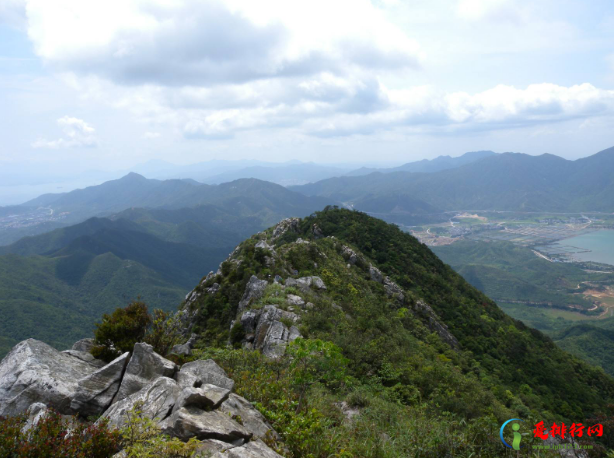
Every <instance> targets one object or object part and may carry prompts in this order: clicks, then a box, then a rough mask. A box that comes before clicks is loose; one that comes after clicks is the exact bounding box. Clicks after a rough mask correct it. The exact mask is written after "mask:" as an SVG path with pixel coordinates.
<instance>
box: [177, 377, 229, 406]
mask: <svg viewBox="0 0 614 458" xmlns="http://www.w3.org/2000/svg"><path fill="white" fill-rule="evenodd" d="M228 395H230V390H227V389H226V388H221V387H219V386H215V385H210V384H208V383H207V384H205V385H203V386H202V387H200V388H192V387H187V388H184V389H183V391H182V392H181V395H180V396H179V398H178V399H177V402H176V403H175V407H174V408H173V412H176V411H177V410H179V409H180V408H181V407H198V408H200V409H203V410H212V409H217V408H218V407H219V406H220V404H221V403H222V402H224V401H226V399H228Z"/></svg>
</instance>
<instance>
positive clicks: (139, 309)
mask: <svg viewBox="0 0 614 458" xmlns="http://www.w3.org/2000/svg"><path fill="white" fill-rule="evenodd" d="M151 322H152V319H151V316H150V315H149V313H148V311H147V305H146V304H145V303H144V302H142V301H140V300H136V301H133V302H131V303H130V304H128V306H127V307H125V308H118V309H116V310H115V311H114V312H113V313H112V314H111V315H108V314H106V313H105V314H104V315H103V316H102V322H101V323H97V324H96V332H95V333H94V342H95V344H96V346H95V347H94V348H93V349H92V355H94V356H95V357H96V358H100V359H102V360H104V361H112V360H113V359H114V358H117V357H118V356H119V355H121V354H122V353H124V352H127V351H132V348H133V347H134V344H135V343H137V342H142V341H143V339H144V338H145V334H146V333H147V328H148V327H149V326H150V325H151Z"/></svg>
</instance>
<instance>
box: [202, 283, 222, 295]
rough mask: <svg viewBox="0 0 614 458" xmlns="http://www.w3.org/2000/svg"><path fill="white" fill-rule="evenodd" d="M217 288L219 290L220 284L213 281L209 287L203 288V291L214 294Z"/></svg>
mask: <svg viewBox="0 0 614 458" xmlns="http://www.w3.org/2000/svg"><path fill="white" fill-rule="evenodd" d="M219 290H220V284H219V283H214V284H212V285H211V286H210V287H209V288H205V292H206V293H207V294H211V295H214V294H215V293H217V292H218V291H219Z"/></svg>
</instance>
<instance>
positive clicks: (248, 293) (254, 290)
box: [237, 275, 268, 316]
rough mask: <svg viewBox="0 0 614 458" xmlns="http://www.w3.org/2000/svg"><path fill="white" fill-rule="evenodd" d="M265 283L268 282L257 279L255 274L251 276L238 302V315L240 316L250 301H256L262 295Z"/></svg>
mask: <svg viewBox="0 0 614 458" xmlns="http://www.w3.org/2000/svg"><path fill="white" fill-rule="evenodd" d="M267 285H268V282H267V281H266V280H259V279H258V277H256V276H255V275H252V276H251V278H250V279H249V282H247V285H246V286H245V292H244V293H243V297H242V298H241V301H240V302H239V308H238V310H237V315H238V316H241V314H242V313H243V311H244V310H245V309H247V307H248V306H249V305H250V303H252V301H256V300H258V299H260V298H261V297H262V296H263V295H264V290H265V288H266V287H267Z"/></svg>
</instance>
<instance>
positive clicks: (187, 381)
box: [175, 359, 235, 391]
mask: <svg viewBox="0 0 614 458" xmlns="http://www.w3.org/2000/svg"><path fill="white" fill-rule="evenodd" d="M175 377H176V379H177V383H178V384H179V385H180V386H181V387H182V388H200V387H201V386H203V385H206V384H211V385H215V386H219V387H222V388H226V389H227V390H230V391H232V389H233V388H234V385H235V382H234V381H233V380H232V379H231V378H228V375H227V374H226V372H225V371H224V369H222V368H221V367H220V366H218V365H217V364H216V363H215V361H213V360H212V359H207V360H198V361H193V362H191V363H187V364H184V365H183V366H181V370H180V371H179V372H178V373H177V375H176V376H175Z"/></svg>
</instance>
